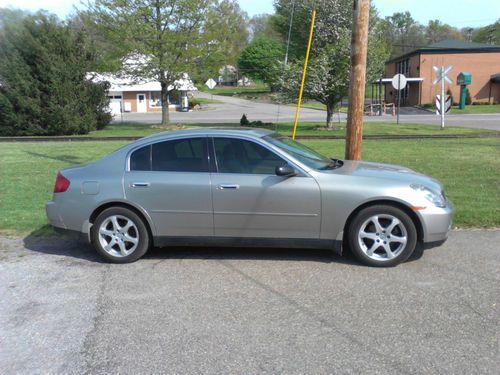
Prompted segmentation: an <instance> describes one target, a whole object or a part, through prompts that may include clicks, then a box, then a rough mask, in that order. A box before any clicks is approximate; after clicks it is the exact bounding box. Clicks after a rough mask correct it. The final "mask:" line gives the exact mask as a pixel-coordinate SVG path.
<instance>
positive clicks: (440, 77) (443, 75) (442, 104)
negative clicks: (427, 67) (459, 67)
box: [432, 65, 453, 129]
mask: <svg viewBox="0 0 500 375" xmlns="http://www.w3.org/2000/svg"><path fill="white" fill-rule="evenodd" d="M452 68H453V65H448V66H447V67H446V68H445V67H444V66H442V67H438V66H433V67H432V69H434V71H435V72H436V78H435V79H434V81H432V84H433V85H436V84H438V83H439V82H441V95H436V109H437V108H439V109H437V110H436V114H437V115H441V129H444V115H445V113H446V112H448V111H449V110H450V108H451V98H450V104H449V108H446V105H447V103H448V97H447V95H445V93H444V83H445V81H446V82H448V83H450V84H451V83H453V81H452V80H451V79H450V78H448V76H447V74H448V73H449V72H450V71H451V69H452ZM438 97H439V100H438ZM441 98H445V100H441ZM438 104H439V105H438Z"/></svg>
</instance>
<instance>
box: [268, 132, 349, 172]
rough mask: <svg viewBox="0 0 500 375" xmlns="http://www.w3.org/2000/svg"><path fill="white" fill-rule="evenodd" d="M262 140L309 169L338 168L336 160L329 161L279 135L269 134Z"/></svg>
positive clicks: (317, 153)
mask: <svg viewBox="0 0 500 375" xmlns="http://www.w3.org/2000/svg"><path fill="white" fill-rule="evenodd" d="M263 139H264V140H266V141H267V142H269V143H271V144H273V145H275V146H276V147H278V148H280V149H282V150H283V151H285V152H286V153H288V154H290V155H291V156H293V157H294V158H295V159H297V160H299V161H300V162H302V163H304V164H305V165H307V166H308V167H310V168H313V169H331V168H336V167H338V166H339V165H338V163H337V162H336V160H332V159H329V158H327V157H326V156H324V155H321V154H320V153H319V152H316V151H314V150H311V149H310V148H309V147H307V146H304V145H303V144H301V143H299V142H295V141H294V140H292V139H290V138H288V137H285V136H282V135H279V134H271V135H268V136H265V137H264V138H263Z"/></svg>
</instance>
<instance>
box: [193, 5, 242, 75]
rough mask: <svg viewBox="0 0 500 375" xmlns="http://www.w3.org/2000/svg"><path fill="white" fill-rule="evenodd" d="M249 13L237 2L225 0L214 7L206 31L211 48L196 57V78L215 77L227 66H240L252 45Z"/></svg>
mask: <svg viewBox="0 0 500 375" xmlns="http://www.w3.org/2000/svg"><path fill="white" fill-rule="evenodd" d="M247 25H248V16H247V14H246V13H245V12H243V11H242V10H241V9H240V7H239V5H238V3H237V1H235V0H223V1H220V3H219V4H217V5H216V6H215V7H214V8H212V9H210V11H209V13H208V16H207V24H206V27H205V29H204V30H203V32H204V33H205V34H206V35H205V40H207V41H208V44H207V51H206V53H205V54H204V55H202V56H201V57H198V58H197V59H196V62H195V63H196V65H197V68H196V70H195V71H193V75H195V76H194V78H195V79H197V80H198V81H203V82H205V80H206V79H207V78H208V77H213V76H215V75H216V74H217V72H218V71H219V70H220V69H221V67H224V66H226V65H236V64H237V61H238V58H239V56H240V54H241V51H242V50H243V49H244V48H245V47H246V46H247V45H248V38H249V33H248V28H247Z"/></svg>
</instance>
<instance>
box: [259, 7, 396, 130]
mask: <svg viewBox="0 0 500 375" xmlns="http://www.w3.org/2000/svg"><path fill="white" fill-rule="evenodd" d="M275 6H276V13H277V15H276V16H275V18H274V19H273V22H274V25H275V27H276V29H277V30H278V31H279V32H280V33H282V36H283V38H286V36H287V35H288V30H289V29H288V27H289V20H290V14H291V11H292V9H293V11H294V17H293V18H294V21H293V25H292V32H291V38H290V53H289V56H290V64H289V65H288V66H286V67H285V68H284V69H283V65H281V67H275V68H274V69H273V70H268V71H270V72H271V73H272V75H273V80H274V83H273V85H275V86H276V88H277V90H278V91H281V92H283V94H284V95H286V97H285V98H284V99H287V98H295V99H296V98H297V95H298V91H299V84H300V78H301V72H302V67H303V59H304V55H305V51H306V47H307V38H308V36H309V28H310V24H311V13H312V10H313V8H314V9H316V12H317V15H316V22H315V27H314V35H313V44H312V47H311V56H310V63H309V67H308V70H307V77H306V81H305V87H304V94H303V97H304V98H305V99H311V100H316V101H318V102H320V103H323V104H325V105H326V109H327V115H326V124H327V126H328V127H331V126H332V124H333V123H332V116H333V113H334V112H335V109H336V107H337V105H338V103H339V102H340V101H341V99H342V98H343V97H344V96H346V95H347V94H348V88H349V68H350V43H349V42H350V29H351V24H352V1H351V0H318V1H300V2H299V1H297V2H295V8H293V3H292V2H290V1H286V0H278V1H276V2H275ZM371 18H372V19H373V21H372V24H371V26H370V38H369V56H368V63H369V69H368V74H367V80H368V81H369V80H371V79H375V78H380V75H381V73H382V72H383V70H384V62H385V61H386V59H387V57H388V53H389V52H388V47H387V44H386V42H385V41H384V40H382V39H381V33H380V29H379V25H378V24H377V23H376V22H375V21H376V20H377V15H376V11H375V9H374V8H372V14H371Z"/></svg>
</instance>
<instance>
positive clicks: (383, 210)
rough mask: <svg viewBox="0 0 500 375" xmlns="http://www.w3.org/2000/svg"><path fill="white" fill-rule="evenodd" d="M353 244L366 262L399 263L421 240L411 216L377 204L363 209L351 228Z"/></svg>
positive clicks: (350, 243) (360, 257) (384, 264)
mask: <svg viewBox="0 0 500 375" xmlns="http://www.w3.org/2000/svg"><path fill="white" fill-rule="evenodd" d="M348 236H349V238H348V240H349V245H350V248H351V250H352V252H353V253H354V255H355V256H356V258H358V259H359V260H360V261H361V262H362V263H364V264H366V265H369V266H376V267H390V266H395V265H397V264H399V263H401V262H404V261H405V260H406V259H408V258H409V257H410V256H411V254H412V253H413V251H414V250H415V246H416V243H417V231H416V228H415V224H414V223H413V221H412V220H411V218H410V217H409V216H408V215H407V214H406V213H405V212H404V211H402V210H401V209H399V208H396V207H393V206H388V205H376V206H371V207H367V208H365V209H363V210H362V211H360V212H359V213H358V214H357V215H356V217H355V218H354V220H353V221H352V223H351V225H350V227H349V231H348Z"/></svg>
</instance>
